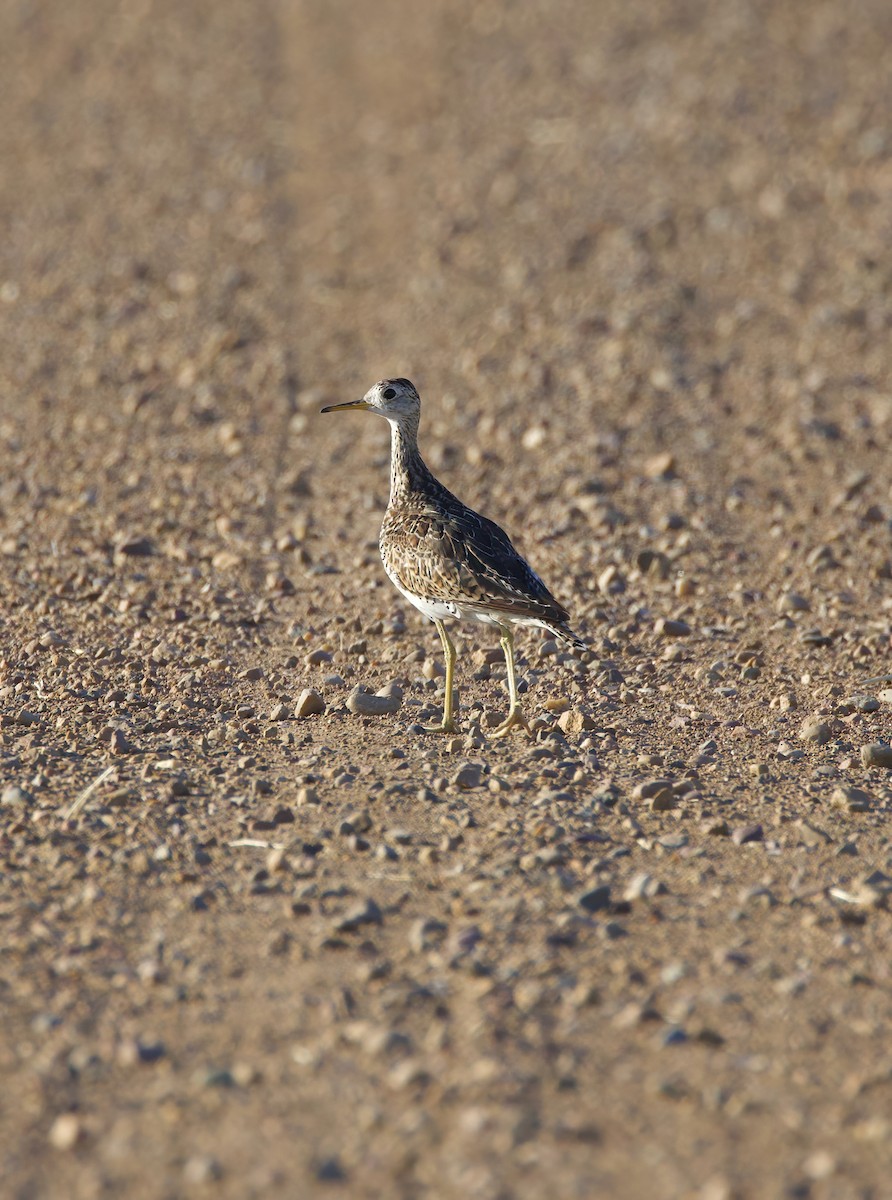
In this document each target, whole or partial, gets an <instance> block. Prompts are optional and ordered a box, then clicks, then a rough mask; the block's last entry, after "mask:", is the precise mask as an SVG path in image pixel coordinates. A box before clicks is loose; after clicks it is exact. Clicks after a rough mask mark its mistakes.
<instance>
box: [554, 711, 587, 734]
mask: <svg viewBox="0 0 892 1200" xmlns="http://www.w3.org/2000/svg"><path fill="white" fill-rule="evenodd" d="M558 728H559V729H560V730H561V731H562V732H563V733H583V732H584V731H585V730H588V729H594V728H595V722H594V720H593V719H592V718H591V717H590V716H589V715H588V713H584V712H583V711H582V710H581V709H579V708H571V709H568V710H567V712H565V713H561V715H560V717H558Z"/></svg>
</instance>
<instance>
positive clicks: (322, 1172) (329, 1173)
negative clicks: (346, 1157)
mask: <svg viewBox="0 0 892 1200" xmlns="http://www.w3.org/2000/svg"><path fill="white" fill-rule="evenodd" d="M346 1178H347V1172H346V1171H345V1170H344V1168H343V1166H342V1165H341V1160H340V1159H339V1158H338V1157H337V1155H335V1156H334V1157H333V1158H324V1159H323V1160H322V1162H320V1163H319V1165H318V1166H317V1167H316V1179H317V1180H318V1182H319V1183H343V1182H344V1180H345V1179H346Z"/></svg>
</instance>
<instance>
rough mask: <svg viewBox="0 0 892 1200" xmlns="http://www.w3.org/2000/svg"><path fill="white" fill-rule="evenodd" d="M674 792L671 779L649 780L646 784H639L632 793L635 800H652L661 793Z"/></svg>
mask: <svg viewBox="0 0 892 1200" xmlns="http://www.w3.org/2000/svg"><path fill="white" fill-rule="evenodd" d="M664 790H668V791H672V780H671V779H649V780H647V782H646V783H638V784H636V785H635V788H634V790H633V792H632V797H633V799H635V800H650V799H652V798H653V797H654V796H656V795H657V794H658V793H659V792H662V791H664Z"/></svg>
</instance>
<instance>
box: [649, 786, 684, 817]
mask: <svg viewBox="0 0 892 1200" xmlns="http://www.w3.org/2000/svg"><path fill="white" fill-rule="evenodd" d="M649 804H650V809H651V812H670V811H671V810H672V809H673V808H676V807H677V805H678V797H677V796H676V794H675V792H673V791H672V789H671V788H661V789H660V790H659V791H658V792H656V793H655V795H653V796H651V797H650V800H649Z"/></svg>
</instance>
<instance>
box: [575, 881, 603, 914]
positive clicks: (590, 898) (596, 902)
mask: <svg viewBox="0 0 892 1200" xmlns="http://www.w3.org/2000/svg"><path fill="white" fill-rule="evenodd" d="M577 904H578V905H579V907H580V908H584V909H585V911H586V912H589V913H596V912H604V911H606V910H607V909H609V908H610V905H611V900H610V884H609V883H602V884H600V885H599V886H598V887H595V888H591V890H590V891H587V892H583V893H582V895H581V896H580V897H579V899H578V900H577Z"/></svg>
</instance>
